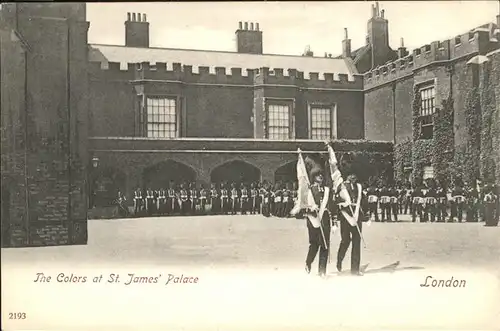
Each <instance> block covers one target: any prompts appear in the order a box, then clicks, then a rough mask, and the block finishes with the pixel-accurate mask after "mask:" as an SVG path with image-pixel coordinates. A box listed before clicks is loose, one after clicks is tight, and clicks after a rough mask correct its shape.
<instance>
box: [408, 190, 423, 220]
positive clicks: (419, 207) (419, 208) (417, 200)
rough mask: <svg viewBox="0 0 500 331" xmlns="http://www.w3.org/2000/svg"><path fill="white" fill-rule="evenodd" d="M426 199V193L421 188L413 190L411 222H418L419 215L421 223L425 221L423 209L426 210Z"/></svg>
mask: <svg viewBox="0 0 500 331" xmlns="http://www.w3.org/2000/svg"><path fill="white" fill-rule="evenodd" d="M424 204H425V199H424V192H423V190H422V188H421V187H417V188H416V189H414V190H413V192H412V194H411V205H412V214H411V221H412V222H416V221H417V215H418V219H419V222H422V221H423V209H424Z"/></svg>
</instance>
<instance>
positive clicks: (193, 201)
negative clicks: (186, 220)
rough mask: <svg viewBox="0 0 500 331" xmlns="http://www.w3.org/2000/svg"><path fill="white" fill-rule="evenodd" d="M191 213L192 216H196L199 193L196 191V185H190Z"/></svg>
mask: <svg viewBox="0 0 500 331" xmlns="http://www.w3.org/2000/svg"><path fill="white" fill-rule="evenodd" d="M189 202H190V205H189V211H190V213H191V215H195V214H196V205H197V204H198V191H197V190H196V184H195V183H191V185H189Z"/></svg>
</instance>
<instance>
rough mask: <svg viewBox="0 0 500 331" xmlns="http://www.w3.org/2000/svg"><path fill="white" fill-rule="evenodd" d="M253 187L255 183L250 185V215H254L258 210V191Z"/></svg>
mask: <svg viewBox="0 0 500 331" xmlns="http://www.w3.org/2000/svg"><path fill="white" fill-rule="evenodd" d="M255 186H256V185H255V183H252V184H251V185H250V206H249V209H250V214H256V213H257V210H258V208H259V191H258V190H257V188H256V187H255Z"/></svg>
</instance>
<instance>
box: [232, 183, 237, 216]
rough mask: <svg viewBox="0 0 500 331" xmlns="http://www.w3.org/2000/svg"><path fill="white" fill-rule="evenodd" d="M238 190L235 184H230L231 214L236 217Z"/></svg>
mask: <svg viewBox="0 0 500 331" xmlns="http://www.w3.org/2000/svg"><path fill="white" fill-rule="evenodd" d="M238 199H239V197H238V189H237V188H236V184H235V183H233V184H231V214H232V215H236V213H237V211H238Z"/></svg>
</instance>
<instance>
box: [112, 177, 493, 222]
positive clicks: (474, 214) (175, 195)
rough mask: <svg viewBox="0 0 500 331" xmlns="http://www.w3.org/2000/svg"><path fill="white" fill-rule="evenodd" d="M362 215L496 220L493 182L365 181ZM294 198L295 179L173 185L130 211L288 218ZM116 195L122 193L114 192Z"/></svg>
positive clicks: (146, 194) (137, 198) (141, 195)
mask: <svg viewBox="0 0 500 331" xmlns="http://www.w3.org/2000/svg"><path fill="white" fill-rule="evenodd" d="M365 193H366V196H367V197H368V211H367V212H368V215H369V217H370V218H374V219H375V221H382V222H385V221H398V215H401V214H408V213H409V214H411V216H412V221H413V222H416V220H417V218H418V219H419V221H420V222H435V221H438V222H445V221H458V222H462V221H463V220H464V215H465V216H466V220H467V221H469V222H477V221H479V218H480V217H481V220H482V221H488V220H491V221H492V222H494V220H497V222H498V218H499V212H500V208H499V206H498V203H499V198H498V195H497V193H496V190H495V187H494V186H492V185H485V186H483V187H482V188H477V187H473V186H470V185H456V186H455V187H454V188H450V189H445V188H443V187H442V186H440V185H436V184H435V183H434V182H430V183H427V185H419V186H416V187H415V188H412V187H411V186H410V185H408V186H407V187H406V188H401V186H386V185H378V186H377V185H370V186H369V187H368V188H367V189H365ZM296 197H297V185H296V183H275V184H274V185H273V184H270V183H251V184H249V185H248V184H245V183H243V184H239V185H238V184H236V183H231V184H227V183H220V184H219V185H217V184H216V183H212V184H211V185H210V188H209V189H206V188H205V186H204V185H200V187H199V188H197V187H196V184H195V183H190V184H180V185H175V184H174V183H173V182H172V183H170V185H169V188H168V189H159V190H152V189H150V188H148V189H146V190H141V189H139V188H137V189H136V190H135V192H134V197H133V202H134V215H137V216H140V215H148V216H152V215H174V214H181V215H197V214H232V215H234V214H237V213H241V214H262V215H265V216H277V217H288V216H289V213H290V211H291V210H292V208H293V205H294V201H295V199H296ZM118 200H119V201H120V202H123V201H125V200H126V198H125V197H124V196H123V195H122V194H121V193H119V197H118Z"/></svg>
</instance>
